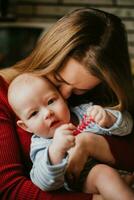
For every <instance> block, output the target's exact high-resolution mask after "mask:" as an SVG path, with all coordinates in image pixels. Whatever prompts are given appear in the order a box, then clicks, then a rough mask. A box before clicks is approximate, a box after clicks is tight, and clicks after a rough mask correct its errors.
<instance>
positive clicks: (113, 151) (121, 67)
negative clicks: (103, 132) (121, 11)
mask: <svg viewBox="0 0 134 200" xmlns="http://www.w3.org/2000/svg"><path fill="white" fill-rule="evenodd" d="M22 72H33V73H37V74H39V75H43V76H47V77H48V78H49V79H50V80H51V81H52V82H53V83H54V84H55V85H56V86H57V87H58V88H59V90H60V91H61V93H62V95H63V96H64V97H65V98H68V97H71V99H70V101H71V103H79V102H80V100H81V99H82V100H83V101H87V100H88V101H89V100H90V101H93V102H94V103H95V104H100V105H103V106H111V107H116V109H119V110H121V111H123V110H125V109H127V110H129V112H131V113H132V114H133V110H134V109H133V92H132V90H133V87H132V79H131V71H130V63H129V56H128V49H127V42H126V33H125V31H124V27H123V25H122V23H121V21H120V19H119V18H118V17H115V16H113V15H111V14H108V13H105V12H102V11H99V10H95V9H82V10H77V11H74V12H72V13H70V14H68V15H66V16H65V17H63V18H62V19H61V20H59V21H58V22H57V23H56V24H55V25H54V27H52V28H51V29H50V31H49V32H48V33H47V34H46V35H45V36H44V37H43V38H42V39H41V40H40V42H39V43H38V44H37V47H36V48H35V50H34V51H33V52H32V53H31V55H30V56H28V57H27V58H26V59H24V60H23V61H21V62H20V63H18V64H16V65H15V66H14V67H12V68H10V69H6V70H3V71H2V72H1V75H2V76H3V78H4V79H5V81H6V82H5V81H4V80H3V79H2V78H1V84H2V85H3V87H2V88H1V102H2V103H1V105H2V106H1V117H0V125H1V128H0V130H1V134H0V137H1V138H0V142H1V144H0V146H1V147H2V148H1V149H2V153H1V158H0V160H1V163H2V164H1V166H0V169H1V175H0V177H1V179H0V180H1V184H0V185H1V188H0V190H1V191H2V200H3V199H6V200H7V199H19V200H20V199H23V198H24V199H29V198H31V199H39V200H40V199H52V198H53V199H54V198H55V199H60V198H61V199H63V198H65V199H74V198H76V199H86V198H88V199H89V196H82V194H81V195H78V196H77V194H68V193H66V194H63V193H62V194H61V193H60V194H59V193H58V194H57V193H53V194H50V193H45V192H41V191H40V190H39V189H37V188H36V187H35V186H34V185H32V183H31V181H30V180H29V178H28V173H29V168H30V167H31V166H30V165H29V164H28V163H29V162H30V161H29V156H28V154H29V143H30V138H31V135H29V134H27V133H24V132H22V130H20V129H18V127H16V125H15V122H16V119H15V115H14V113H13V112H12V111H11V109H10V107H9V106H8V104H7V99H6V91H7V83H8V84H10V82H11V81H12V80H13V78H14V77H15V76H17V75H18V74H20V73H22ZM124 80H125V81H124ZM87 91H88V92H87ZM102 92H103V93H102ZM73 93H74V94H75V95H74V96H73V95H72V94H73ZM83 93H84V94H85V93H86V94H85V95H84V96H83V98H82V96H81V95H82V94H83ZM78 95H79V96H78ZM3 96H4V97H3ZM80 96H81V97H80ZM79 97H80V98H79ZM72 98H73V101H72ZM78 100H79V101H78ZM17 131H18V132H17ZM90 135H91V136H89V134H86V133H84V134H80V135H79V136H78V137H76V146H75V148H74V149H73V151H72V152H70V165H69V171H71V173H74V174H75V176H78V175H79V173H80V171H81V169H82V168H83V165H84V164H85V162H86V160H87V157H88V156H90V154H89V146H90V151H91V150H92V151H93V152H94V157H96V158H98V159H100V161H103V162H106V163H110V164H111V165H114V166H116V167H117V168H121V169H127V170H130V171H133V169H134V161H133V159H132V155H133V153H134V149H133V145H134V137H133V135H132V134H131V135H130V136H126V137H122V138H118V137H113V136H112V137H110V136H96V135H93V134H90ZM12 144H13V147H12V148H11V145H12ZM89 144H90V145H89ZM79 145H81V148H79ZM91 147H92V148H91ZM94 147H97V151H96V149H94ZM9 148H10V149H9ZM100 148H101V154H100ZM79 149H81V150H79ZM98 149H99V151H98ZM94 150H95V151H94ZM75 152H76V153H75ZM72 163H73V164H75V165H73V164H72ZM75 166H79V167H78V168H77V167H75ZM72 171H73V172H72ZM69 173H70V172H69ZM7 188H8V189H7ZM67 195H68V196H67ZM9 196H10V197H9ZM91 199H92V197H91ZM93 199H95V200H96V199H101V197H99V196H98V197H97V196H95V197H93Z"/></svg>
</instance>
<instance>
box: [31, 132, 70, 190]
mask: <svg viewBox="0 0 134 200" xmlns="http://www.w3.org/2000/svg"><path fill="white" fill-rule="evenodd" d="M51 142H52V139H45V138H42V137H38V136H36V135H33V137H32V140H31V153H30V156H31V159H32V162H33V167H32V170H31V172H30V176H31V180H32V181H33V183H34V184H35V185H37V186H38V187H39V188H40V189H41V190H43V191H44V190H45V191H52V190H57V189H59V188H61V187H63V185H64V175H65V169H66V166H67V156H66V157H65V158H64V159H63V160H62V161H61V163H59V164H56V165H52V164H51V163H50V160H49V154H48V149H49V145H50V144H51Z"/></svg>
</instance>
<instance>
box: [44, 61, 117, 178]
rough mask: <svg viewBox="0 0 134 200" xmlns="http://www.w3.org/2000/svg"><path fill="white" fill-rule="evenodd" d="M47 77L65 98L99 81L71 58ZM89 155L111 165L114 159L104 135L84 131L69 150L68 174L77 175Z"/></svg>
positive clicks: (82, 91)
mask: <svg viewBox="0 0 134 200" xmlns="http://www.w3.org/2000/svg"><path fill="white" fill-rule="evenodd" d="M72 69H73V70H72ZM47 77H48V79H50V80H51V81H52V82H53V84H54V85H55V86H56V87H58V89H59V91H60V92H61V94H62V96H63V97H64V98H66V99H67V98H68V97H70V95H71V94H72V93H74V94H76V95H81V94H84V93H85V92H87V91H89V90H90V89H92V88H94V87H95V86H97V85H98V84H99V83H100V82H101V81H100V80H99V79H98V78H97V77H95V76H93V75H92V74H91V73H90V72H89V71H87V70H86V68H85V67H84V66H83V65H82V64H81V63H79V62H78V61H77V60H75V59H73V58H69V59H68V61H67V62H66V63H65V64H64V66H62V68H61V70H59V71H58V72H53V73H50V74H48V76H47ZM83 77H84V78H83ZM89 144H90V145H89ZM79 146H80V148H79ZM80 149H81V150H80ZM100 149H101V152H100ZM76 152H77V153H76ZM83 155H84V156H83ZM91 155H92V156H93V157H95V158H96V159H98V160H100V161H103V162H106V163H108V164H112V165H113V164H114V163H115V159H114V157H113V155H112V152H111V150H110V148H109V145H108V143H107V141H106V140H105V138H104V137H102V136H100V135H95V134H88V133H84V134H81V135H79V136H78V137H77V140H76V145H75V148H74V149H73V151H72V152H70V162H69V163H70V165H69V166H68V169H67V171H68V174H73V176H76V177H78V176H79V174H80V172H81V170H82V169H83V166H84V164H85V162H86V160H87V158H88V157H89V156H91ZM79 158H81V159H79ZM74 165H75V167H74ZM78 166H79V167H78Z"/></svg>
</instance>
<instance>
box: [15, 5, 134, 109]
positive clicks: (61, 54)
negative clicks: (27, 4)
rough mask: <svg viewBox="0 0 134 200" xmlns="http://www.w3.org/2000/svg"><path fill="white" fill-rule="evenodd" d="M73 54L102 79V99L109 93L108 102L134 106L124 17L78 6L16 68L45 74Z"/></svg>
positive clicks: (100, 99)
mask: <svg viewBox="0 0 134 200" xmlns="http://www.w3.org/2000/svg"><path fill="white" fill-rule="evenodd" d="M69 57H73V58H75V59H76V60H78V61H79V62H80V63H81V64H83V66H85V68H86V69H87V70H88V71H89V72H90V73H92V74H93V75H95V76H96V77H98V78H100V79H101V80H102V84H101V88H103V90H102V92H103V93H104V94H102V93H101V95H100V96H99V94H96V95H97V96H96V99H97V100H98V103H99V101H100V102H101V101H103V100H104V99H105V97H106V99H109V100H108V103H106V101H105V100H104V103H103V104H104V106H113V107H116V108H117V109H119V110H124V109H128V110H129V111H133V110H134V106H133V104H134V103H133V102H134V101H133V100H134V97H133V96H134V95H133V93H134V90H133V86H132V76H131V68H130V60H129V54H128V44H127V36H126V31H125V28H124V25H123V24H122V22H121V20H120V18H118V17H117V16H114V15H112V14H109V13H106V12H103V11H100V10H97V9H93V8H89V9H79V10H75V11H73V12H71V13H69V14H67V15H65V16H64V17H63V18H61V19H60V20H59V21H58V22H57V23H55V25H54V26H53V27H52V28H51V29H50V30H49V31H48V33H47V34H45V35H44V37H42V38H41V39H40V41H39V42H38V44H37V46H36V48H35V49H34V50H33V52H32V53H31V54H30V55H29V56H28V57H27V58H25V59H24V60H22V61H21V62H19V63H17V64H16V65H14V66H13V68H14V69H16V70H17V71H18V73H22V72H33V73H37V74H38V75H42V76H45V75H46V74H48V73H51V72H53V71H57V70H60V68H62V66H63V65H64V62H65V61H66V60H67V59H68V58H69ZM72 70H73V69H72ZM102 85H103V86H102ZM99 89H100V88H99ZM93 95H94V93H93Z"/></svg>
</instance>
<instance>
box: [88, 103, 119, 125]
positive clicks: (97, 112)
mask: <svg viewBox="0 0 134 200" xmlns="http://www.w3.org/2000/svg"><path fill="white" fill-rule="evenodd" d="M87 116H91V117H92V118H93V119H94V121H95V122H96V123H97V124H98V125H99V126H101V127H105V128H110V127H111V126H112V125H113V124H114V123H115V121H116V117H115V116H114V115H112V113H110V112H108V111H106V110H104V108H103V107H101V106H98V105H94V106H92V107H90V108H89V109H87Z"/></svg>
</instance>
